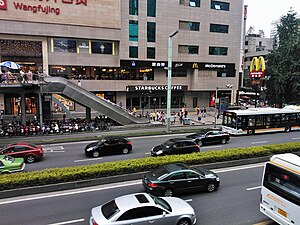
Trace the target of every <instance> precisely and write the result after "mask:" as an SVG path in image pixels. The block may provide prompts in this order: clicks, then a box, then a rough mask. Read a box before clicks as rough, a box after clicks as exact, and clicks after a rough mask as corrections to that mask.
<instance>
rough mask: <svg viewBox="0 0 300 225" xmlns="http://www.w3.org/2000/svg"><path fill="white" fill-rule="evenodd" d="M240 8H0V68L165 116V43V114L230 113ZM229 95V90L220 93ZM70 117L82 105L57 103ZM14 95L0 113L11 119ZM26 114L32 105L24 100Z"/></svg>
mask: <svg viewBox="0 0 300 225" xmlns="http://www.w3.org/2000/svg"><path fill="white" fill-rule="evenodd" d="M243 11H244V5H243V1H241V0H222V1H213V0H179V1H178V0H176V1H175V0H159V1H158V0H145V1H141V0H122V1H121V0H101V1H99V0H1V1H0V21H1V23H0V61H15V62H17V63H19V64H20V65H22V68H23V70H24V71H25V72H28V71H29V70H30V71H31V72H36V71H38V72H39V73H46V74H49V75H51V76H61V77H64V78H66V79H70V80H73V82H75V83H77V82H78V81H77V80H78V79H80V80H81V86H82V87H83V88H85V89H87V90H89V91H91V92H93V93H95V94H96V95H97V96H99V97H102V98H105V99H107V100H109V101H111V102H114V103H116V104H118V105H122V107H126V108H133V107H136V108H137V109H138V110H141V109H143V110H145V111H149V110H157V109H166V107H167V88H166V87H167V72H168V71H167V68H168V63H167V62H168V39H169V35H171V34H173V33H174V32H175V31H177V30H178V31H179V32H178V34H177V35H175V36H174V37H172V50H173V54H172V61H173V64H172V98H171V106H172V108H173V109H175V108H181V107H182V106H184V105H186V106H187V107H188V108H194V107H196V106H200V107H203V106H205V107H211V106H213V105H214V99H215V94H216V91H217V92H218V97H220V99H221V100H222V101H223V100H225V101H227V100H228V101H229V102H231V103H234V102H235V101H236V92H237V90H238V87H239V86H240V81H241V79H242V77H241V74H242V73H241V71H242V68H241V55H240V52H241V42H242V34H243V16H244V14H243V13H244V12H243ZM228 87H230V88H228ZM55 97H56V98H58V99H59V100H61V101H62V102H63V103H64V104H65V105H66V106H67V108H68V109H69V110H70V111H74V112H78V111H82V110H83V109H84V108H82V107H81V106H80V105H78V104H76V103H74V102H72V101H70V100H68V99H64V98H63V97H61V96H55ZM18 104H19V96H18V93H5V94H0V110H4V112H5V114H12V115H13V114H18V113H19V110H18ZM26 110H27V113H35V112H36V110H37V109H36V97H35V95H32V96H30V95H28V96H27V97H26Z"/></svg>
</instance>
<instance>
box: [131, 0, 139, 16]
mask: <svg viewBox="0 0 300 225" xmlns="http://www.w3.org/2000/svg"><path fill="white" fill-rule="evenodd" d="M138 12H139V2H138V0H129V15H138Z"/></svg>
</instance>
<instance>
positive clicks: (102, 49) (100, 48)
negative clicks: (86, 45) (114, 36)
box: [92, 41, 113, 55]
mask: <svg viewBox="0 0 300 225" xmlns="http://www.w3.org/2000/svg"><path fill="white" fill-rule="evenodd" d="M112 46H113V44H112V42H106V41H92V53H96V54H109V55H112V54H113V52H112V51H113V47H112Z"/></svg>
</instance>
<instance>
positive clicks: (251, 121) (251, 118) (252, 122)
mask: <svg viewBox="0 0 300 225" xmlns="http://www.w3.org/2000/svg"><path fill="white" fill-rule="evenodd" d="M254 125H255V116H249V117H248V126H249V127H254Z"/></svg>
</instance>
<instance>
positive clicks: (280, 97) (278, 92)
mask: <svg viewBox="0 0 300 225" xmlns="http://www.w3.org/2000/svg"><path fill="white" fill-rule="evenodd" d="M274 30H275V35H274V38H275V41H274V49H273V50H272V52H271V53H270V54H269V55H268V61H267V67H266V73H265V75H266V77H269V80H267V83H266V85H267V96H268V99H269V103H270V104H276V105H278V106H282V105H283V104H295V103H300V54H299V52H300V19H299V17H297V13H296V12H294V11H293V10H290V11H289V12H288V13H287V15H284V16H282V17H281V18H280V20H279V21H278V22H277V23H275V29H274Z"/></svg>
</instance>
